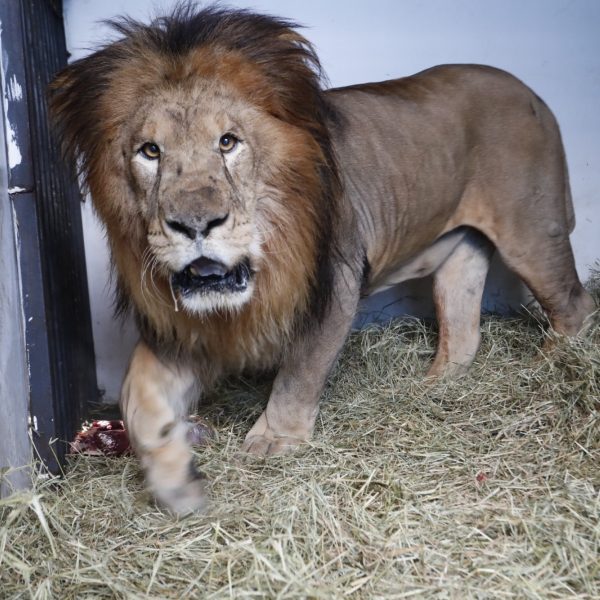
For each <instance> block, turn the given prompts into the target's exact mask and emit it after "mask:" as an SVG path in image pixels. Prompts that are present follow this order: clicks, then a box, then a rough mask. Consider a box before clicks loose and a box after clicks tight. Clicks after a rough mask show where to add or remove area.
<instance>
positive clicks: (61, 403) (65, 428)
mask: <svg viewBox="0 0 600 600" xmlns="http://www.w3.org/2000/svg"><path fill="white" fill-rule="evenodd" d="M0 19H1V21H2V51H3V57H4V59H3V68H4V81H5V84H6V87H7V90H8V93H7V94H6V98H7V104H5V108H6V115H5V118H6V121H7V124H8V125H9V128H8V127H7V137H9V136H10V138H11V139H9V141H8V144H7V145H8V148H9V173H8V180H9V193H10V194H11V200H12V202H13V208H14V214H15V217H16V225H17V230H18V238H19V246H20V253H19V255H20V270H21V280H22V290H23V304H24V310H25V327H26V331H25V334H26V345H27V355H28V363H29V370H30V414H31V423H32V432H33V439H34V443H35V445H36V450H37V453H38V454H39V456H40V457H41V458H42V459H43V460H44V462H45V463H46V464H47V466H48V467H49V468H50V469H51V470H52V471H56V470H57V469H58V465H59V462H60V461H61V459H62V458H63V456H64V453H65V450H66V445H65V444H63V443H61V442H60V441H67V440H69V439H72V437H73V434H74V432H75V431H76V429H77V428H78V427H79V425H80V423H81V420H82V419H83V418H84V417H85V416H86V414H87V404H88V402H91V401H96V400H97V399H98V390H97V385H96V373H95V359H94V351H93V340H92V329H91V317H90V309H89V297H88V288H87V278H86V269H85V260H84V246H83V231H82V223H81V210H80V202H81V198H80V193H79V189H78V186H77V182H76V178H75V175H74V171H73V169H72V167H71V166H69V165H65V164H64V163H63V161H62V160H61V157H60V150H59V147H58V144H57V143H56V140H55V139H54V138H53V137H52V135H51V132H50V130H49V126H48V119H47V107H46V87H47V85H48V83H49V82H50V81H51V79H52V77H53V75H54V74H55V73H56V72H57V71H58V70H59V69H61V68H62V67H63V66H64V65H65V64H66V62H67V51H66V47H65V38H64V29H63V20H62V7H61V3H60V2H59V1H57V0H11V1H10V2H1V3H0ZM9 129H10V130H9ZM11 149H12V156H11V153H10V151H11ZM56 440H59V443H54V442H55V441H56Z"/></svg>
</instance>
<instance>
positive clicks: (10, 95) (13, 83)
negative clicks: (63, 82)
mask: <svg viewBox="0 0 600 600" xmlns="http://www.w3.org/2000/svg"><path fill="white" fill-rule="evenodd" d="M1 46H2V23H0V47H1ZM7 70H8V56H6V53H4V52H3V53H2V77H3V80H4V82H5V86H4V94H3V95H2V101H3V105H4V128H5V135H6V154H7V159H8V168H9V169H14V168H15V167H16V166H18V165H20V164H21V160H22V159H23V157H22V156H21V151H20V150H19V146H18V144H17V132H16V130H15V128H14V127H13V125H12V123H11V122H10V120H9V118H8V101H9V100H11V101H13V100H14V101H21V100H23V88H22V87H21V85H20V84H19V82H18V81H17V78H16V77H15V76H13V77H11V78H10V80H9V79H8V78H7Z"/></svg>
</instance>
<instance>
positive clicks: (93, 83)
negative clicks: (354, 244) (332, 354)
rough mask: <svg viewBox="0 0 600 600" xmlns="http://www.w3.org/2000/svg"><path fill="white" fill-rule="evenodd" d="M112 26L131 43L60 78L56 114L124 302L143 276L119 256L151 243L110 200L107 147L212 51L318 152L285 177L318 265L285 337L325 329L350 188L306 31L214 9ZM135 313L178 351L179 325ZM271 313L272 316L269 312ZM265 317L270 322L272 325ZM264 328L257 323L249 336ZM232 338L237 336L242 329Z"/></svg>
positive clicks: (183, 8) (112, 47) (54, 94)
mask: <svg viewBox="0 0 600 600" xmlns="http://www.w3.org/2000/svg"><path fill="white" fill-rule="evenodd" d="M109 23H110V24H111V26H112V27H113V28H114V29H115V30H116V31H117V32H118V33H119V34H120V36H122V37H121V38H120V39H118V40H117V41H115V42H113V43H109V44H107V45H106V46H104V47H102V48H100V49H99V50H98V51H97V52H95V53H94V54H92V55H90V56H88V57H86V58H83V59H81V60H78V61H76V62H74V63H73V64H71V65H70V66H69V67H67V68H66V69H65V70H64V71H62V72H61V73H59V74H58V76H57V77H56V79H55V81H54V82H53V84H52V86H51V88H50V107H51V115H52V119H53V122H54V125H55V127H56V129H57V131H58V134H59V137H60V139H61V141H62V144H63V148H64V151H65V154H66V156H67V157H68V158H69V159H71V160H77V161H78V164H79V165H80V169H81V173H82V175H83V179H84V181H85V182H86V183H87V185H88V187H89V189H90V191H91V193H92V196H93V199H94V203H95V207H96V210H97V211H98V213H99V214H100V217H101V218H102V220H103V221H104V223H105V224H106V226H107V230H108V234H109V241H110V243H111V248H112V253H113V259H114V260H115V262H116V263H117V271H118V281H119V282H120V283H121V285H120V290H121V297H122V298H130V297H131V282H130V281H129V279H130V278H131V277H132V273H134V272H135V269H134V268H133V267H131V265H129V272H124V271H125V270H126V269H123V268H119V266H120V256H119V254H120V253H122V252H123V251H124V250H123V247H124V245H125V244H131V246H132V248H134V249H133V250H132V252H133V254H136V253H137V254H136V256H137V255H139V254H140V252H141V251H142V249H143V244H144V239H143V238H144V235H143V232H142V231H141V230H140V227H141V226H140V224H139V223H133V222H129V223H124V222H123V221H124V220H125V219H124V217H123V216H122V215H120V214H119V210H120V207H119V206H118V202H119V199H118V198H116V199H115V198H106V197H105V196H107V195H108V194H109V192H107V191H106V190H107V189H111V185H113V184H110V185H109V184H107V177H109V173H110V172H113V171H114V169H115V167H114V165H113V164H111V163H110V160H109V158H107V156H106V154H108V153H107V147H108V146H109V145H110V143H111V142H112V140H113V138H114V136H115V135H116V132H118V131H119V128H121V127H123V125H124V123H126V121H127V119H128V118H129V115H128V113H127V110H128V106H129V104H132V103H133V102H134V98H132V96H134V94H143V93H144V91H145V90H146V89H150V88H151V86H152V85H155V84H156V82H157V81H159V80H160V81H162V82H163V83H164V82H165V81H170V80H173V81H178V82H181V81H184V80H185V78H186V77H194V76H198V74H197V71H196V72H194V71H193V69H192V67H190V66H189V63H190V60H191V58H192V57H193V56H195V60H196V63H197V62H198V60H199V59H198V56H201V52H202V51H204V50H206V51H207V52H206V54H202V56H207V57H210V56H216V57H226V58H227V57H234V58H235V60H239V61H244V62H245V63H247V64H248V65H250V66H251V67H252V69H253V72H256V73H259V74H260V85H259V86H257V84H256V82H257V81H258V79H257V78H256V77H254V79H252V78H251V77H247V78H246V79H244V78H243V77H241V78H240V80H239V82H237V85H238V87H239V89H240V90H242V92H245V93H247V94H248V95H249V97H251V98H252V101H253V102H254V103H256V104H257V105H258V106H260V107H261V108H262V109H263V110H265V111H267V112H268V113H269V114H270V115H272V116H274V117H276V118H277V119H279V120H281V121H283V122H285V123H288V124H290V125H291V126H293V127H295V128H298V129H299V130H302V131H303V132H304V134H305V135H307V136H308V139H311V140H312V142H311V143H312V144H314V145H315V147H316V148H318V150H317V151H316V156H318V158H317V160H313V163H314V164H313V165H312V167H310V169H312V170H313V172H310V173H308V172H307V170H306V169H307V167H306V165H304V164H303V163H302V161H301V160H300V161H298V165H299V166H298V167H297V168H291V169H288V171H286V173H285V174H284V175H282V182H283V183H282V185H283V186H284V187H285V188H286V189H285V190H284V193H285V195H286V196H287V197H288V199H289V201H290V202H297V200H296V199H300V198H302V201H301V202H304V203H305V204H306V205H309V206H310V209H309V212H310V213H311V216H310V228H311V230H312V236H314V239H313V240H312V245H313V252H312V256H311V257H310V260H311V263H312V264H311V265H310V266H309V268H308V270H307V273H306V278H307V285H308V287H307V290H306V301H305V302H301V303H298V305H297V306H296V308H295V312H296V314H295V315H293V321H294V325H293V329H294V331H295V333H293V334H292V332H290V331H288V332H287V333H286V335H288V336H289V335H298V334H299V333H300V332H301V330H302V329H303V328H305V327H306V326H307V324H311V323H313V324H316V323H319V322H320V321H321V319H322V318H323V316H324V314H325V313H326V311H327V308H328V306H329V303H330V300H331V295H332V280H333V268H332V254H333V253H334V251H335V240H334V239H333V238H332V231H334V230H335V227H336V219H337V204H338V198H339V196H340V193H341V184H340V179H339V176H338V170H337V167H336V161H335V156H334V153H333V149H332V144H331V139H330V133H329V130H328V125H327V124H328V122H330V121H331V120H332V119H334V118H335V116H334V115H333V109H332V108H331V107H330V105H329V103H328V102H327V100H326V97H325V95H324V94H323V91H322V78H323V76H322V71H321V66H320V63H319V60H318V58H317V56H316V54H315V52H314V49H313V48H312V46H311V45H310V44H309V43H308V42H307V41H306V40H305V39H304V38H303V37H302V36H301V35H299V34H298V33H297V32H296V31H295V30H294V28H295V27H297V26H296V25H295V24H294V23H292V22H290V21H287V20H285V19H280V18H275V17H270V16H265V15H259V14H255V13H253V12H251V11H248V10H232V9H226V8H221V7H215V6H212V7H208V8H203V9H197V8H195V7H193V6H192V5H191V4H189V3H184V4H180V5H178V6H177V7H176V8H175V9H174V10H173V12H172V13H171V14H170V15H168V16H164V17H161V18H158V19H156V20H155V21H154V22H152V23H151V24H149V25H148V24H143V23H141V22H138V21H135V20H133V19H130V18H128V17H124V18H120V19H117V20H113V21H110V22H109ZM191 62H193V61H191ZM131 65H134V67H135V68H134V67H131V68H130V66H131ZM218 68H219V66H218V64H215V65H212V64H210V60H207V61H206V62H205V64H203V65H202V69H204V70H205V71H206V72H207V73H211V72H212V71H211V69H213V70H218ZM128 69H129V70H128ZM131 71H133V72H134V73H139V74H140V76H139V78H138V81H136V82H134V83H135V85H134V83H132V82H131V81H125V80H123V81H122V82H121V79H120V78H122V77H125V76H124V73H129V74H130V73H131ZM109 90H110V91H111V94H112V95H115V93H117V94H122V97H123V100H122V101H121V102H114V101H113V104H112V105H110V110H109V109H108V108H107V106H109V100H108V99H107V97H108V96H109V95H111V94H108V92H109ZM312 154H313V155H315V152H313V153H312ZM307 156H308V154H307ZM110 176H111V177H118V176H119V174H117V175H110ZM120 176H121V178H123V177H124V176H123V175H120ZM298 206H302V204H301V203H300V204H298ZM299 210H300V209H299ZM307 218H309V217H307ZM281 242H282V243H283V242H284V240H281ZM136 245H137V246H136ZM138 258H139V257H138ZM290 285H295V283H294V282H290ZM265 293H266V292H264V291H263V295H262V298H263V300H264V295H265ZM121 304H123V302H122V303H121ZM134 304H135V303H134ZM135 309H136V310H137V311H138V312H141V314H140V315H139V316H140V321H141V322H142V323H145V324H146V327H145V329H146V333H147V336H148V337H152V336H154V337H156V338H157V339H159V340H161V341H162V342H163V343H166V342H169V338H171V336H172V337H173V339H171V341H172V342H173V343H176V342H177V341H178V340H176V338H177V329H178V325H177V323H175V322H173V323H172V324H171V325H169V326H164V327H159V326H158V325H157V324H156V319H153V316H152V315H148V314H145V313H144V311H143V310H141V309H140V306H139V305H136V306H135ZM264 312H265V315H267V313H268V311H266V310H265V311H264ZM265 315H263V318H267V317H266V316H265ZM182 318H183V317H181V316H179V317H177V319H179V320H181V319H182ZM244 318H245V319H246V320H248V319H250V318H251V317H248V316H246V317H244ZM242 320H243V319H242ZM282 320H283V317H282ZM180 325H181V327H182V328H184V327H185V326H184V325H182V324H181V323H180ZM258 326H259V325H258V323H254V324H253V325H252V327H250V328H249V332H250V331H255V330H256V327H258ZM231 329H232V335H233V329H234V326H233V325H232V326H231ZM169 331H170V332H169ZM249 335H251V333H249ZM179 341H180V340H179Z"/></svg>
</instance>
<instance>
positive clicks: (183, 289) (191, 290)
mask: <svg viewBox="0 0 600 600" xmlns="http://www.w3.org/2000/svg"><path fill="white" fill-rule="evenodd" d="M253 274H254V272H253V271H252V269H251V267H250V261H249V260H248V259H247V258H245V259H243V260H242V261H241V262H239V263H238V264H237V265H235V266H234V267H233V268H232V269H228V268H227V267H226V266H225V265H224V264H223V263H221V262H218V261H216V260H212V259H210V258H206V257H205V256H201V257H200V258H197V259H196V260H194V261H192V262H191V263H190V264H189V265H187V266H186V267H185V268H184V269H183V270H181V271H179V272H178V273H174V274H173V276H172V279H171V282H172V284H173V288H174V289H175V290H177V291H178V292H179V293H180V294H181V296H183V297H185V296H189V295H191V294H195V293H204V294H207V293H214V292H217V293H221V294H231V293H239V292H245V291H246V290H247V289H248V285H249V283H250V280H251V279H252V276H253Z"/></svg>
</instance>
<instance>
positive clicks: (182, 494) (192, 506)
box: [146, 463, 208, 517]
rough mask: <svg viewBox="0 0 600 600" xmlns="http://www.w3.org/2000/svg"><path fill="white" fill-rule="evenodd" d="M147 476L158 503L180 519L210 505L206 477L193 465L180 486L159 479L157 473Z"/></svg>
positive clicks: (149, 473) (165, 479)
mask: <svg viewBox="0 0 600 600" xmlns="http://www.w3.org/2000/svg"><path fill="white" fill-rule="evenodd" d="M146 476H147V480H148V483H149V484H150V490H151V491H152V493H153V494H154V497H155V498H156V500H157V502H158V503H159V504H160V505H161V506H163V507H164V508H166V509H168V510H169V511H171V512H172V513H174V514H176V515H178V516H180V517H183V516H185V515H189V514H191V513H198V512H202V511H204V509H205V508H206V506H207V504H208V492H207V489H206V488H207V479H206V476H205V475H204V473H201V472H199V471H197V470H196V468H195V467H194V466H193V464H192V463H190V465H189V466H188V473H187V475H186V477H185V480H184V481H183V482H182V483H180V484H177V483H175V482H174V481H173V480H171V481H168V480H167V478H160V479H159V478H157V477H156V473H151V472H147V474H146Z"/></svg>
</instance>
